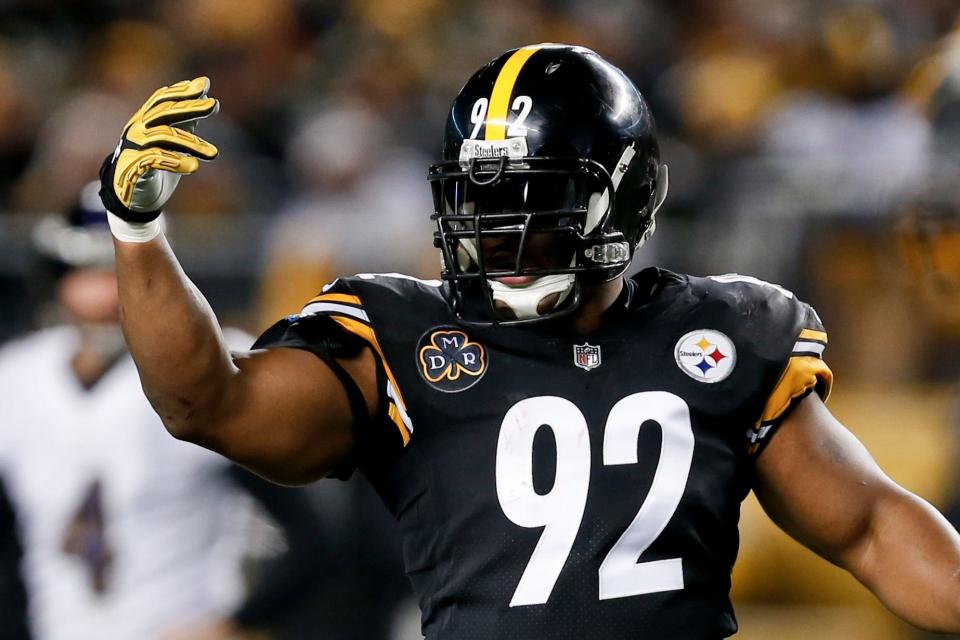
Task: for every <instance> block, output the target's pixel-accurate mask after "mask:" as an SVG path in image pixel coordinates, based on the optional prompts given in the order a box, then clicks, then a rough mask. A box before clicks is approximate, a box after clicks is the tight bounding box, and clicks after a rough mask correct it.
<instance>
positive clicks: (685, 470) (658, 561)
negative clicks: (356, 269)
mask: <svg viewBox="0 0 960 640" xmlns="http://www.w3.org/2000/svg"><path fill="white" fill-rule="evenodd" d="M442 286H443V285H441V284H440V283H439V282H430V281H420V280H416V279H412V278H407V277H403V276H397V275H376V276H369V275H361V276H357V277H353V278H346V279H340V280H337V281H336V282H334V283H333V284H332V285H329V286H328V287H326V288H325V289H324V291H323V293H322V294H320V295H319V296H318V297H317V298H315V299H314V300H312V301H311V302H310V303H309V304H308V305H307V306H306V307H305V308H304V311H303V313H302V314H301V315H300V316H292V317H291V318H288V319H286V320H285V321H283V322H282V323H280V324H279V325H278V326H277V327H275V328H274V330H273V331H271V332H270V333H269V334H267V335H268V336H270V337H269V338H265V339H262V340H261V341H260V343H259V344H258V345H257V346H261V347H262V346H293V347H300V348H307V349H310V348H311V345H312V344H314V342H315V339H313V338H308V337H307V338H305V337H304V336H309V335H310V334H311V332H310V331H308V330H305V329H304V328H305V327H308V326H309V325H310V323H311V322H312V321H314V319H319V318H322V319H323V320H324V322H325V323H327V324H328V325H331V326H338V327H342V328H343V329H345V330H346V331H348V332H350V334H352V335H354V336H359V337H361V338H362V339H363V340H364V341H365V342H366V343H368V344H370V345H372V347H373V349H374V351H375V352H376V353H377V355H378V357H379V360H380V365H381V371H382V376H381V379H382V382H383V384H382V390H381V391H382V407H383V412H382V415H381V416H379V418H378V419H373V420H371V421H370V422H369V423H368V424H364V425H359V426H358V427H357V429H358V432H357V442H358V451H357V460H356V464H357V465H358V466H359V468H360V469H361V470H362V472H363V473H365V474H366V475H367V476H368V477H369V479H370V480H371V481H372V482H373V484H374V486H375V487H376V488H377V490H378V491H379V493H380V494H381V496H382V497H383V499H384V501H385V503H386V504H387V506H388V507H389V509H390V510H391V511H392V512H393V513H394V515H395V516H396V517H397V519H398V520H399V523H400V527H401V530H402V536H403V549H404V561H405V564H406V570H407V573H408V575H409V576H410V579H411V581H412V582H413V586H414V589H415V591H416V592H417V595H418V597H419V603H420V607H421V610H422V615H423V630H424V633H425V635H426V637H427V638H428V639H429V640H466V639H471V638H483V639H489V638H511V639H513V638H516V639H522V640H527V639H530V640H536V639H540V638H576V639H580V640H590V639H593V638H596V639H598V640H599V639H602V640H620V639H624V640H625V639H628V638H630V639H634V638H657V639H659V640H663V639H670V638H677V639H684V640H690V639H698V638H709V639H716V638H722V637H726V636H729V635H732V634H733V633H734V632H735V631H736V628H737V627H736V621H735V618H734V614H733V610H732V608H731V605H730V601H729V595H728V594H729V590H730V574H731V570H732V567H733V563H734V560H735V558H736V555H737V547H738V532H737V522H738V519H739V512H740V503H741V501H742V500H743V498H744V497H745V496H746V495H747V493H748V492H749V490H750V488H751V478H752V469H753V457H754V456H755V455H756V454H757V452H758V451H759V450H760V449H761V448H762V447H763V446H764V444H765V443H766V442H767V441H769V439H770V437H771V435H772V434H773V433H774V431H775V429H776V426H777V424H778V421H779V420H780V419H781V418H782V417H783V416H784V415H785V413H786V412H787V410H788V409H789V408H790V407H791V406H792V404H793V403H794V402H795V401H796V400H797V399H798V398H800V397H802V396H804V395H805V394H806V393H808V392H809V391H810V390H812V389H816V390H817V392H818V393H820V394H821V396H823V397H826V395H827V393H828V392H829V388H830V383H831V374H830V371H829V369H828V368H827V366H826V365H825V364H824V362H823V359H822V353H823V349H824V346H825V344H826V341H827V337H826V333H825V332H824V329H823V327H822V325H821V323H820V321H819V319H818V318H817V316H816V314H815V313H814V312H813V310H812V309H811V308H810V307H808V306H807V305H805V304H803V303H801V302H799V301H798V300H796V299H795V297H794V296H793V294H792V293H790V292H789V291H786V290H784V289H782V288H780V287H777V286H775V285H771V284H768V283H765V282H762V281H759V280H756V279H753V278H749V277H743V276H737V275H728V276H718V277H710V278H696V277H691V276H684V275H677V274H673V273H670V272H667V271H663V270H659V269H648V270H646V271H643V272H641V273H640V274H638V276H635V277H634V279H633V280H632V281H631V282H630V286H628V287H626V288H625V290H624V291H625V293H624V295H623V296H621V300H620V301H618V303H617V304H616V305H615V307H614V308H613V309H611V310H610V311H609V312H608V313H607V315H606V318H605V322H604V324H603V326H602V327H601V328H600V329H599V330H597V331H596V332H594V333H591V334H590V335H588V336H585V337H580V336H571V335H565V334H563V333H559V332H555V331H553V330H552V329H551V328H550V327H549V326H546V327H528V328H524V327H491V328H475V327H472V326H470V327H466V326H462V325H461V324H459V323H458V322H457V319H456V318H455V316H453V315H452V313H451V312H450V310H449V308H448V306H447V304H446V303H445V301H444V297H443V291H442ZM331 318H332V319H333V320H334V321H335V322H336V325H333V323H331V322H330V319H331Z"/></svg>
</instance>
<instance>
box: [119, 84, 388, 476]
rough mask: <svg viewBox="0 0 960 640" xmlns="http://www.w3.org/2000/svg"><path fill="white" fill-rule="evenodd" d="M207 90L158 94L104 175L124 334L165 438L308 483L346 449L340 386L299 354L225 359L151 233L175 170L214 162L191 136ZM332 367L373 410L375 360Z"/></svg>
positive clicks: (197, 303)
mask: <svg viewBox="0 0 960 640" xmlns="http://www.w3.org/2000/svg"><path fill="white" fill-rule="evenodd" d="M208 86H209V83H208V81H207V80H206V78H198V79H196V80H193V81H190V82H184V83H178V84H177V85H172V86H171V87H164V88H162V89H160V90H158V91H157V92H156V93H155V94H154V95H153V96H152V97H151V98H150V100H148V101H147V103H146V104H145V105H144V107H143V108H142V109H141V110H140V111H139V112H137V114H136V115H134V117H133V118H131V120H130V122H128V123H127V127H126V129H125V130H124V135H123V138H122V139H121V144H120V145H119V146H118V148H117V151H116V152H115V153H114V154H113V155H112V156H111V157H109V158H107V160H106V161H105V163H104V167H103V169H102V170H101V181H102V189H101V196H102V197H103V200H104V204H105V205H106V206H107V208H108V210H109V211H110V212H111V216H110V223H111V229H112V231H113V233H114V236H115V248H116V257H117V276H118V280H119V287H120V305H121V320H122V323H123V330H124V335H125V336H126V339H127V344H128V346H129V347H130V352H131V353H132V355H133V358H134V361H135V362H136V364H137V368H138V370H139V372H140V380H141V382H142V384H143V389H144V391H145V393H146V395H147V397H148V398H149V400H150V403H151V404H152V405H153V407H154V409H155V410H156V411H157V413H158V414H159V415H160V417H161V418H162V419H163V423H164V424H165V425H166V427H167V429H168V430H169V431H170V433H171V434H173V435H174V436H176V437H177V438H181V439H184V440H189V441H192V442H195V443H197V444H200V445H203V446H205V447H207V448H210V449H213V450H214V451H218V452H220V453H222V454H224V455H225V456H227V457H229V458H231V459H232V460H234V461H236V462H237V463H239V464H241V465H243V466H246V467H248V468H250V469H252V470H253V471H255V472H257V473H259V474H261V475H263V476H265V477H267V478H270V479H272V480H275V481H277V482H282V483H288V484H296V483H302V482H308V481H310V480H313V479H316V478H318V477H322V476H323V475H326V474H327V473H329V472H330V471H331V470H333V469H334V468H335V467H336V466H337V465H338V464H339V463H340V462H342V461H343V460H344V459H345V458H346V457H347V456H348V455H349V454H350V452H351V450H352V447H353V436H352V433H353V432H352V423H353V419H354V416H353V411H352V410H351V405H350V402H349V399H348V396H347V393H346V391H345V388H344V386H343V384H341V382H340V380H339V379H338V377H337V375H336V374H335V373H334V371H333V369H332V368H331V366H329V365H328V364H327V363H325V362H324V361H323V360H321V359H320V358H318V357H317V356H316V355H314V354H312V353H309V352H306V351H300V350H297V349H282V348H281V349H270V350H264V351H255V352H250V353H244V354H237V353H231V352H230V351H229V350H228V348H227V347H226V345H225V343H224V340H223V336H222V334H221V332H220V328H219V326H218V323H217V319H216V317H215V316H214V314H213V311H212V310H211V309H210V306H209V305H208V304H207V301H206V300H205V299H204V297H203V295H202V294H201V293H200V292H199V290H197V288H196V287H195V286H194V285H193V283H192V282H190V280H189V279H188V278H187V276H186V275H185V274H184V272H183V270H182V269H181V267H180V265H179V264H178V262H177V260H176V258H175V256H174V255H173V252H172V251H171V249H170V246H169V244H168V243H167V241H166V239H165V238H164V236H163V234H162V233H161V232H160V230H159V222H158V220H157V218H158V216H159V214H160V208H161V207H162V205H163V203H164V202H165V201H166V199H167V198H168V197H169V196H170V194H171V193H172V192H173V188H174V187H175V186H176V181H177V180H178V179H179V175H180V174H184V173H192V172H193V171H196V169H197V168H198V167H199V162H198V161H197V158H198V157H199V158H202V159H211V158H213V157H214V156H215V155H216V148H215V147H213V146H212V145H210V144H209V143H207V142H206V141H204V140H202V139H200V138H197V137H196V136H195V135H194V134H193V133H192V130H193V128H194V125H195V123H196V122H197V120H199V119H200V118H203V117H206V116H207V115H210V114H212V113H215V112H216V110H217V103H216V101H215V100H213V99H211V98H208V97H207V96H206V91H207V87H208ZM171 125H176V126H171ZM340 364H341V365H342V366H343V368H344V369H345V370H346V371H347V373H349V374H350V376H351V377H352V378H353V380H354V381H356V382H357V384H358V386H359V388H360V390H361V393H362V395H363V399H364V400H365V401H366V405H367V410H368V411H370V412H373V411H374V409H375V404H376V402H377V398H376V393H375V389H376V384H375V380H376V369H375V362H374V359H373V355H372V353H371V352H370V351H369V349H366V350H364V351H362V352H360V354H359V355H357V356H355V357H352V358H350V359H349V360H343V361H341V362H340Z"/></svg>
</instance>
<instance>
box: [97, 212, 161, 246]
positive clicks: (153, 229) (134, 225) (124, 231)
mask: <svg viewBox="0 0 960 640" xmlns="http://www.w3.org/2000/svg"><path fill="white" fill-rule="evenodd" d="M107 222H108V223H109V224H110V233H112V234H113V237H114V238H116V239H117V240H120V241H121V242H150V241H151V240H153V239H154V238H156V237H157V236H158V235H160V232H161V231H162V230H163V225H162V224H161V223H160V216H158V217H157V218H155V219H153V220H151V221H150V222H127V221H126V220H124V219H123V218H121V217H119V216H116V215H114V214H112V213H110V212H109V211H108V212H107Z"/></svg>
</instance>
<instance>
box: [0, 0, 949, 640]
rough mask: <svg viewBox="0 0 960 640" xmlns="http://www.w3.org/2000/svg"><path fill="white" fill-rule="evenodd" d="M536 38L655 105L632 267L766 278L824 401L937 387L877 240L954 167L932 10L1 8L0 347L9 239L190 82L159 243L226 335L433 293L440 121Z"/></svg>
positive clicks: (926, 326)
mask: <svg viewBox="0 0 960 640" xmlns="http://www.w3.org/2000/svg"><path fill="white" fill-rule="evenodd" d="M954 30H957V32H956V33H957V34H958V35H951V33H952V32H954ZM542 41H556V42H570V43H576V44H582V45H585V46H588V47H591V48H594V49H596V50H597V51H598V52H599V53H601V54H602V55H603V56H604V57H606V58H607V59H609V60H610V61H611V62H613V63H615V64H617V65H618V66H620V67H622V68H623V69H624V70H625V71H626V72H627V74H628V75H629V76H631V77H632V78H633V79H634V80H635V82H636V83H637V84H638V86H639V87H640V88H641V91H643V92H644V94H645V95H646V96H647V98H648V101H649V102H650V103H651V106H652V109H653V112H654V114H655V117H656V119H657V122H658V126H659V131H660V140H661V147H662V154H663V157H664V159H665V160H666V162H667V163H668V164H669V165H670V167H671V169H670V175H671V193H670V195H669V198H668V201H667V204H666V206H665V208H664V210H663V211H662V213H661V214H660V228H661V231H660V232H659V236H658V237H657V238H655V240H654V241H653V242H652V243H650V244H649V245H648V247H647V248H645V250H644V251H645V252H644V253H643V254H642V255H641V256H640V258H639V264H638V265H637V266H638V267H639V266H642V265H644V264H649V263H658V264H662V265H664V266H666V267H668V268H671V269H674V270H678V271H689V272H693V273H700V274H702V273H717V272H724V271H733V270H736V271H740V272H744V273H750V274H752V275H756V276H758V277H762V278H764V279H767V280H773V281H778V282H782V283H783V284H785V285H786V286H788V288H791V289H793V290H795V291H797V292H798V294H800V295H801V296H802V297H804V298H805V299H808V300H809V301H811V302H812V303H814V305H815V306H816V307H817V308H818V310H819V311H820V312H821V315H822V316H823V317H824V321H825V324H826V325H827V327H828V329H832V330H833V333H831V338H832V340H831V350H830V356H831V357H830V362H831V365H832V367H833V368H834V370H835V372H836V373H837V374H838V379H839V380H840V381H841V382H840V384H841V385H843V384H844V381H845V380H851V381H852V382H853V383H854V385H855V384H857V383H862V384H865V385H871V384H872V385H891V384H893V383H898V384H899V383H903V382H905V381H906V382H907V383H913V382H917V381H923V382H928V383H929V382H943V381H946V380H951V379H956V378H957V377H958V376H960V361H958V359H957V358H943V357H940V356H941V355H942V354H943V353H944V352H945V350H946V351H949V350H951V349H952V350H953V351H956V349H957V348H960V337H958V336H960V332H958V331H956V326H957V324H958V323H956V322H953V321H951V320H950V319H949V318H947V316H950V313H948V312H947V311H945V308H948V307H950V304H948V303H946V302H943V300H944V299H947V298H945V296H947V293H946V292H942V291H941V292H934V294H933V295H934V297H937V296H939V299H940V300H941V302H940V304H939V308H938V305H924V304H923V300H924V299H926V298H924V297H923V294H922V293H919V290H920V288H918V287H916V286H914V283H915V282H916V279H915V278H916V277H917V276H920V277H924V274H923V273H922V265H921V267H916V265H914V266H915V272H917V271H918V272H919V273H913V274H911V271H910V269H909V268H908V265H907V263H906V262H905V261H903V260H902V259H901V257H900V256H901V253H902V251H900V249H899V248H898V246H899V244H898V243H902V237H901V236H902V233H899V232H898V231H897V230H898V229H902V226H903V224H904V223H903V220H906V219H908V218H907V217H906V215H905V214H904V211H905V209H907V208H909V206H908V205H909V204H910V203H914V202H917V201H918V200H921V199H924V198H929V197H930V196H931V194H935V195H936V194H940V193H941V192H943V191H948V192H951V193H952V187H953V186H954V185H956V184H958V182H957V179H958V178H960V171H957V172H956V173H955V174H950V173H948V174H947V175H942V173H943V171H940V169H941V168H942V167H944V166H949V162H946V161H945V160H944V157H945V156H950V155H951V154H952V153H953V152H954V151H953V150H954V149H956V148H958V145H960V108H956V107H955V106H954V108H952V109H951V105H954V104H955V103H960V97H958V96H960V22H958V8H957V3H956V0H911V2H909V3H906V2H898V1H896V0H684V1H683V2H677V1H670V0H612V1H610V2H604V3H589V2H586V1H583V0H515V1H508V0H488V1H486V2H466V1H463V0H349V1H342V2H333V1H331V0H244V2H242V3H237V2H234V1H231V0H166V1H165V2H156V3H148V2H129V1H127V0H89V1H86V2H82V3H80V2H69V1H66V0H0V308H3V309H4V313H3V314H2V315H0V340H3V339H6V338H9V337H12V336H13V335H15V334H18V333H21V332H23V331H24V330H26V329H28V328H30V327H31V326H34V325H35V324H36V323H37V322H41V321H42V320H41V319H40V318H42V317H43V316H44V314H43V313H42V311H43V308H44V306H45V305H44V304H42V303H43V293H42V292H41V293H38V292H37V286H38V280H36V279H35V277H34V271H33V262H32V260H31V257H30V256H31V253H30V231H31V229H33V228H34V226H35V224H36V223H37V221H38V220H40V219H41V217H42V216H43V215H45V214H50V213H57V212H63V211H66V210H68V209H70V208H71V207H72V206H73V205H74V204H75V202H76V200H77V198H78V196H79V193H80V191H81V189H82V187H83V185H84V184H86V183H87V182H88V181H90V180H91V179H93V178H94V177H95V176H96V173H97V170H98V167H99V164H100V162H101V160H102V159H103V157H104V155H105V154H107V153H108V152H109V151H110V150H111V149H112V148H113V147H114V145H115V144H116V140H117V137H118V135H119V133H120V128H121V127H122V125H123V123H124V122H125V121H126V119H127V118H128V117H129V115H130V114H131V113H133V111H135V110H136V109H137V108H138V107H139V105H140V104H141V103H142V101H143V100H144V99H145V98H146V97H147V96H148V95H150V93H151V92H152V91H153V90H154V89H155V88H156V87H158V86H160V85H164V84H170V83H172V82H175V81H177V80H180V79H184V78H190V77H194V76H198V75H206V76H209V77H210V78H211V81H212V91H211V94H212V95H214V96H215V97H217V98H219V99H220V101H221V110H220V113H219V115H217V116H216V117H214V118H211V119H209V120H207V121H204V122H203V124H202V126H201V128H200V130H199V133H200V135H202V136H203V137H205V138H207V139H209V140H211V141H212V142H214V143H215V144H216V145H217V146H218V147H219V149H220V157H219V158H218V159H217V160H216V161H214V162H212V163H209V164H208V165H206V166H204V167H202V170H201V171H200V172H199V173H198V174H197V175H195V176H191V177H189V178H187V179H185V180H183V181H182V183H181V186H180V188H179V190H178V193H177V194H176V196H175V197H174V200H173V201H172V203H171V205H170V207H169V209H170V212H171V216H170V224H171V236H172V238H173V239H174V242H175V244H176V245H177V249H178V253H179V255H180V256H181V258H182V260H183V262H184V264H185V267H186V269H187V271H188V273H190V275H191V276H192V277H194V278H195V280H197V282H198V284H199V285H200V287H201V289H203V290H204V291H205V293H207V294H208V295H209V297H210V298H211V301H212V302H213V304H214V306H215V307H216V310H217V311H218V313H220V315H221V317H222V318H227V319H228V320H229V321H230V322H231V323H232V324H235V325H238V326H242V327H244V328H246V329H248V330H250V331H251V332H253V333H258V332H259V331H261V330H262V329H263V328H264V327H266V326H267V325H269V324H270V323H271V322H272V321H273V320H275V319H276V318H278V317H280V316H282V315H285V314H288V313H292V312H295V311H297V310H298V309H299V308H300V306H301V305H302V303H303V302H304V301H305V300H307V299H308V298H309V297H311V296H312V295H313V294H314V293H315V292H316V291H317V290H318V289H319V287H320V285H321V284H322V283H323V282H325V281H328V280H330V279H331V278H332V277H335V276H336V275H337V274H343V273H347V274H349V273H356V272H377V271H401V272H407V273H411V274H413V275H421V276H434V277H435V275H436V273H437V271H438V260H439V259H438V255H437V254H436V252H435V250H434V249H433V248H432V243H431V239H432V238H431V225H432V223H431V222H430V220H429V214H430V212H431V210H432V203H431V199H430V192H429V189H428V187H427V183H426V180H425V175H426V168H427V165H428V164H429V163H430V162H432V161H435V160H436V159H437V156H438V154H439V149H440V137H441V134H442V129H443V125H444V122H445V118H446V111H447V109H448V107H449V104H450V102H451V100H452V98H453V96H454V95H455V94H456V92H457V90H458V89H459V87H460V85H461V84H462V83H463V82H464V81H465V80H466V78H467V77H469V75H470V74H471V73H472V72H473V71H474V70H475V69H477V68H478V67H479V66H481V65H482V64H483V63H485V62H486V61H488V60H490V59H492V58H493V57H495V56H496V55H498V54H499V53H501V52H502V51H504V50H506V49H509V48H513V47H516V46H520V45H523V44H528V43H534V42H542ZM954 161H955V159H954ZM898 233H899V235H898ZM955 250H956V251H960V246H957V247H955ZM958 262H960V259H958ZM957 289H958V290H960V283H958V287H957ZM954 303H955V305H956V306H955V308H956V309H958V310H960V296H957V297H956V298H955V299H954ZM956 317H960V313H957V314H956ZM890 336H896V339H895V340H893V339H888V338H889V337H890ZM851 386H853V385H851ZM945 482H946V481H945ZM945 499H946V498H945ZM343 509H344V508H341V511H343ZM347 537H349V536H347ZM748 591H749V590H748ZM848 637H852V636H848ZM866 637H880V636H866Z"/></svg>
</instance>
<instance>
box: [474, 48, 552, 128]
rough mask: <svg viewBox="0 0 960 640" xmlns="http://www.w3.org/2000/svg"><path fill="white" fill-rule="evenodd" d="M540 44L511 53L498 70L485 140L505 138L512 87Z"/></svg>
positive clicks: (491, 95)
mask: <svg viewBox="0 0 960 640" xmlns="http://www.w3.org/2000/svg"><path fill="white" fill-rule="evenodd" d="M541 47H543V45H542V44H533V45H530V46H527V47H523V48H521V49H517V50H516V51H514V52H513V55H512V56H510V57H509V58H507V62H506V63H505V64H504V65H503V68H502V69H500V75H498V76H497V81H496V82H495V83H493V93H491V94H490V106H489V107H488V109H487V120H486V135H485V139H487V140H505V139H506V137H507V115H508V111H509V109H510V96H511V95H513V85H514V84H515V83H516V82H517V76H518V75H520V70H521V69H522V68H523V65H524V64H526V62H527V60H529V59H530V56H532V55H533V54H534V53H536V52H537V51H538V50H539V49H540V48H541Z"/></svg>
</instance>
